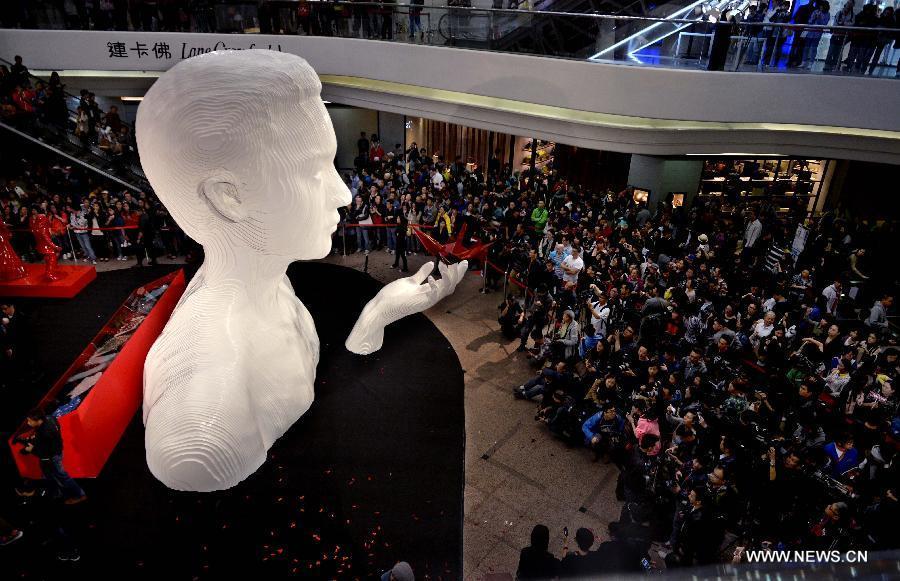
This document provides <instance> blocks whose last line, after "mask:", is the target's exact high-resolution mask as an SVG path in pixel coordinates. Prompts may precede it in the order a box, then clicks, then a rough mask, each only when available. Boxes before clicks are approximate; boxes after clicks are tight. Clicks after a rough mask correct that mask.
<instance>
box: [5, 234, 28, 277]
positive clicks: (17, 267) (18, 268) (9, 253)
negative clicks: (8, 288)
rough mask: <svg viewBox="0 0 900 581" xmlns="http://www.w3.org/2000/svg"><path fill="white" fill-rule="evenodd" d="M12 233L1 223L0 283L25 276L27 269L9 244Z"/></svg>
mask: <svg viewBox="0 0 900 581" xmlns="http://www.w3.org/2000/svg"><path fill="white" fill-rule="evenodd" d="M9 240H10V232H9V230H8V229H7V228H6V224H4V223H3V222H2V221H0V281H4V282H5V281H10V280H16V279H19V278H22V277H23V276H25V267H24V266H22V260H21V259H19V255H18V254H16V251H15V250H13V247H12V244H10V242H9Z"/></svg>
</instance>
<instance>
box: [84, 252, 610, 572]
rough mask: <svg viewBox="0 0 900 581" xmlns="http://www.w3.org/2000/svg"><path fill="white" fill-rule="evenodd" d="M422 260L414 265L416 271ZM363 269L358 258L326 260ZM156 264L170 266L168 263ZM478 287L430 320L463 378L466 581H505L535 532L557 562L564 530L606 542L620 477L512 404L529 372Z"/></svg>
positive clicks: (380, 259) (377, 257)
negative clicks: (537, 528) (587, 532)
mask: <svg viewBox="0 0 900 581" xmlns="http://www.w3.org/2000/svg"><path fill="white" fill-rule="evenodd" d="M393 258H394V257H393V256H390V255H388V254H387V253H385V252H384V251H381V252H372V253H371V254H370V255H369V261H368V270H369V272H370V274H371V275H372V276H373V277H375V278H377V279H379V280H381V281H383V282H390V281H391V280H394V279H396V278H398V277H400V276H401V273H399V272H398V271H395V270H392V269H391V268H390V265H391V264H392V263H393ZM426 258H427V257H425V256H423V255H421V254H420V255H418V256H410V257H409V263H410V264H409V268H410V270H411V271H415V269H416V268H418V267H419V266H420V265H421V264H422V263H423V262H424V261H425V260H426ZM325 260H326V261H328V262H332V263H335V264H341V265H344V266H347V267H350V268H356V269H363V268H364V266H365V257H364V256H363V255H362V254H353V255H349V256H346V257H344V256H340V255H332V256H330V257H328V258H326V259H325ZM161 262H164V263H169V262H171V261H169V260H167V259H161ZM133 264H134V261H133V260H132V261H129V262H115V261H113V262H106V263H98V264H97V269H98V271H104V270H110V269H116V268H126V267H131V266H133ZM482 280H483V279H482V278H481V277H479V276H478V275H477V274H475V273H471V272H470V273H468V274H467V275H466V277H465V279H464V280H463V281H462V282H461V283H460V285H459V287H458V288H457V290H456V292H455V293H454V294H453V295H451V296H450V297H448V298H447V299H445V300H444V301H443V302H441V303H440V304H438V305H436V306H435V307H433V308H432V309H430V310H429V311H428V312H427V313H426V315H427V316H428V317H429V318H430V319H431V320H432V321H433V322H434V323H435V325H437V326H438V328H439V329H440V330H441V332H443V333H444V335H445V336H446V337H447V338H448V339H449V340H450V342H451V343H452V344H453V347H454V348H455V349H456V353H457V354H458V356H459V359H460V362H461V363H462V367H463V369H464V370H465V377H466V380H465V390H466V391H465V406H466V461H465V469H466V484H465V522H464V530H463V545H464V550H463V570H464V574H465V579H467V580H469V579H472V580H486V579H504V578H506V579H510V578H512V576H514V575H515V570H516V565H517V563H518V558H519V550H520V549H521V548H522V547H523V546H525V545H527V544H528V539H529V535H530V532H531V528H532V527H533V526H534V525H535V524H536V523H543V524H545V525H547V526H548V527H549V528H550V534H551V551H554V552H555V554H557V555H559V554H560V553H561V548H562V544H563V527H568V529H569V531H571V532H570V534H572V535H574V532H575V530H576V529H577V528H578V527H587V528H589V529H592V530H593V531H594V533H595V535H596V536H597V537H598V542H599V540H602V539H605V538H606V525H607V524H608V523H609V521H610V520H614V519H616V518H617V517H618V515H619V511H620V503H619V502H618V501H616V500H615V494H614V491H615V485H616V476H617V471H616V469H615V467H614V466H612V465H604V464H602V463H598V462H593V461H592V455H591V454H590V453H589V452H588V451H587V450H585V449H581V448H574V449H573V448H569V447H567V446H566V445H565V444H564V443H562V442H561V441H559V440H558V439H556V438H553V437H551V436H550V435H549V433H548V432H547V430H546V426H545V425H544V424H543V423H540V422H536V421H535V420H534V414H535V411H536V407H535V404H534V403H531V402H525V401H521V400H516V399H514V398H513V396H512V393H511V390H512V388H513V387H514V386H517V385H521V384H522V383H524V382H525V381H526V380H527V379H528V378H529V377H531V376H532V375H533V374H534V373H535V371H534V370H533V369H532V368H531V367H529V365H528V363H527V362H526V360H525V357H524V355H523V354H521V353H517V352H516V351H515V348H516V346H517V345H516V343H515V342H509V341H507V340H506V339H505V338H504V337H503V336H502V335H501V334H500V331H499V325H498V324H497V320H496V319H497V310H496V309H497V305H498V304H499V303H500V302H501V301H502V297H501V293H499V292H498V293H491V294H487V295H482V294H480V293H479V290H480V289H481V286H482Z"/></svg>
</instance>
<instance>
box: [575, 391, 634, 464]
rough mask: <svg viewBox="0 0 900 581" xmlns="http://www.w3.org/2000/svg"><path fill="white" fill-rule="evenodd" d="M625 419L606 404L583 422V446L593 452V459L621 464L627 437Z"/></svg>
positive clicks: (614, 407)
mask: <svg viewBox="0 0 900 581" xmlns="http://www.w3.org/2000/svg"><path fill="white" fill-rule="evenodd" d="M625 426H626V424H625V419H624V418H623V417H622V416H621V415H620V414H619V412H618V410H617V409H616V406H615V405H614V404H612V403H607V404H605V405H604V406H603V409H602V410H601V411H599V412H597V413H596V414H594V415H592V416H591V417H590V418H588V419H587V421H586V422H584V425H583V426H582V427H581V431H582V432H584V444H585V446H587V447H588V448H590V449H591V451H592V452H594V459H595V460H599V459H601V458H602V459H603V462H604V464H608V463H609V461H610V460H613V461H615V462H616V464H619V463H621V461H622V455H623V453H624V452H625V446H626V444H627V443H628V435H627V433H626V431H625Z"/></svg>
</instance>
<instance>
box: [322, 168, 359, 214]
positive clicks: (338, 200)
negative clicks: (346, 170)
mask: <svg viewBox="0 0 900 581" xmlns="http://www.w3.org/2000/svg"><path fill="white" fill-rule="evenodd" d="M326 187H327V188H328V191H329V192H330V194H331V200H330V202H331V203H332V204H334V207H336V208H341V207H343V206H346V205H348V204H349V203H350V202H352V201H353V197H352V196H351V195H350V188H348V187H347V184H345V183H344V180H343V179H341V175H340V174H339V173H338V171H337V170H336V169H332V171H331V177H330V178H329V179H328V181H327V183H326Z"/></svg>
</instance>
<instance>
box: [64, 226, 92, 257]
mask: <svg viewBox="0 0 900 581" xmlns="http://www.w3.org/2000/svg"><path fill="white" fill-rule="evenodd" d="M66 233H67V234H68V235H69V246H71V247H72V260H74V261H75V262H78V255H77V254H75V244H74V243H73V242H72V229H71V228H66ZM84 260H85V261H87V256H85V257H84Z"/></svg>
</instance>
